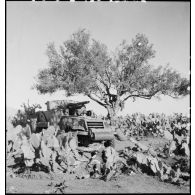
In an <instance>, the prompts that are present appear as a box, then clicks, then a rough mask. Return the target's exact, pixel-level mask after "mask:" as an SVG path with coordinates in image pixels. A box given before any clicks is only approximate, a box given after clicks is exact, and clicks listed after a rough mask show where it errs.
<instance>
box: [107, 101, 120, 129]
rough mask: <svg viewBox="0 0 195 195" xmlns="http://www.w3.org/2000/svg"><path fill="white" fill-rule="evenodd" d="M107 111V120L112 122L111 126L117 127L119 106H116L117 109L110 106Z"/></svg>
mask: <svg viewBox="0 0 195 195" xmlns="http://www.w3.org/2000/svg"><path fill="white" fill-rule="evenodd" d="M106 109H107V111H108V115H107V118H108V119H109V120H110V125H113V126H114V125H115V120H116V117H117V113H118V111H119V110H120V106H119V104H116V105H115V107H112V106H110V105H108V106H106Z"/></svg>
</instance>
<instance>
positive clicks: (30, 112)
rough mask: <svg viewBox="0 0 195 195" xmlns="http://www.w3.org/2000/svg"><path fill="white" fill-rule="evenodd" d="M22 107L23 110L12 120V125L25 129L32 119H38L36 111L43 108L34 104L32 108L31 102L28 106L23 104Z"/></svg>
mask: <svg viewBox="0 0 195 195" xmlns="http://www.w3.org/2000/svg"><path fill="white" fill-rule="evenodd" d="M21 107H22V108H23V109H19V110H18V111H17V113H16V115H15V116H14V117H13V119H12V120H11V123H12V125H13V126H14V127H16V126H17V125H21V126H22V127H25V126H26V125H27V124H29V122H30V119H31V118H33V117H36V114H35V112H36V109H37V108H39V109H40V108H41V106H40V105H39V104H33V105H32V106H30V105H29V102H28V103H27V104H25V103H23V104H22V105H21Z"/></svg>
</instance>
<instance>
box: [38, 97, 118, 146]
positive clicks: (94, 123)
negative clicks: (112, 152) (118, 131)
mask: <svg viewBox="0 0 195 195" xmlns="http://www.w3.org/2000/svg"><path fill="white" fill-rule="evenodd" d="M88 103H89V101H84V102H74V101H66V100H57V101H48V102H46V105H47V111H39V112H37V115H36V116H37V120H36V132H40V131H42V129H47V128H48V127H49V126H50V125H54V123H56V124H57V125H58V127H59V132H58V133H61V132H65V133H67V132H70V131H71V132H75V133H76V134H77V138H78V145H81V146H87V145H89V144H91V143H94V142H107V143H108V144H109V145H111V146H113V147H114V140H115V136H114V135H115V132H114V131H113V130H112V128H111V127H109V126H108V125H106V124H105V121H104V120H102V119H98V118H97V117H95V116H94V113H93V112H92V111H90V110H88V111H87V110H86V106H85V105H86V104H88Z"/></svg>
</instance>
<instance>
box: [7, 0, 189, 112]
mask: <svg viewBox="0 0 195 195" xmlns="http://www.w3.org/2000/svg"><path fill="white" fill-rule="evenodd" d="M6 25H7V26H6V27H7V28H6V52H7V55H6V59H7V63H6V92H7V93H6V104H7V106H8V107H12V108H16V109H18V108H20V105H21V104H22V103H23V102H25V103H27V101H28V100H29V102H30V104H33V103H39V104H41V105H42V107H43V109H46V106H45V102H46V101H48V100H55V99H67V98H66V97H65V96H64V92H57V93H55V94H53V95H40V94H38V92H37V91H36V90H33V89H32V86H33V84H35V82H36V81H35V77H36V75H37V73H38V71H39V70H40V69H42V68H45V67H47V66H48V57H47V55H46V48H47V45H48V44H49V43H50V42H54V43H55V45H56V46H59V45H60V44H62V43H63V41H65V40H67V39H69V38H70V36H71V34H72V33H74V32H75V31H76V30H78V29H79V28H86V29H87V30H89V32H90V33H91V36H92V38H94V39H96V40H99V41H101V42H102V43H104V44H106V45H107V46H108V49H109V50H110V51H114V50H115V48H116V47H117V46H118V45H119V44H120V43H121V42H122V40H124V39H125V40H127V41H129V42H130V41H131V39H132V38H134V37H135V35H136V34H137V33H144V34H145V35H146V36H147V37H148V39H149V41H150V42H151V43H153V44H154V49H155V50H156V52H157V53H156V57H155V59H153V60H152V61H151V64H153V65H154V66H158V65H163V66H165V65H166V64H168V63H169V64H170V66H171V67H173V68H174V69H176V70H177V71H178V72H180V73H181V75H182V76H185V77H189V72H190V69H189V67H190V3H189V2H147V3H141V2H121V3H110V2H107V3H103V2H96V3H90V2H77V3H70V2H7V15H6ZM72 99H73V100H78V101H79V100H81V101H82V100H88V98H87V97H84V96H76V97H73V98H72ZM88 109H93V110H94V111H95V112H96V113H97V114H103V115H105V114H106V110H105V109H104V108H103V107H101V106H99V105H98V104H97V103H95V102H93V101H91V103H90V104H89V105H88ZM188 111H189V97H185V98H182V99H180V100H175V99H172V98H170V97H162V99H161V101H159V100H156V99H152V100H142V99H138V100H137V101H135V102H132V101H131V100H128V101H127V102H126V104H125V109H124V110H123V112H121V113H120V114H122V115H125V114H128V113H133V112H143V113H150V112H164V113H172V112H183V113H188Z"/></svg>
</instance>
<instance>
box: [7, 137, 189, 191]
mask: <svg viewBox="0 0 195 195" xmlns="http://www.w3.org/2000/svg"><path fill="white" fill-rule="evenodd" d="M141 142H142V143H144V144H146V145H147V144H149V143H151V144H152V146H153V147H154V148H156V147H159V146H161V145H163V144H164V143H165V140H163V139H162V138H155V139H154V138H147V139H146V138H144V139H143V140H141ZM128 145H129V141H123V142H119V141H117V143H116V149H117V150H120V149H122V148H124V147H125V146H128ZM36 174H42V178H36V177H35V178H33V179H26V178H20V177H15V178H11V177H7V178H6V180H7V181H6V192H8V193H10V192H12V193H51V191H50V190H51V186H48V184H51V182H56V179H55V180H51V179H49V178H46V175H44V173H36ZM65 184H66V185H67V187H66V189H65V193H67V194H68V193H190V187H189V186H176V185H173V184H169V183H164V182H161V181H159V180H158V178H155V177H152V176H148V175H145V174H135V175H130V176H127V175H120V176H118V177H117V178H116V179H113V180H111V181H107V182H105V181H103V180H100V179H91V178H88V179H84V180H70V179H68V178H67V180H66V181H65Z"/></svg>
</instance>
